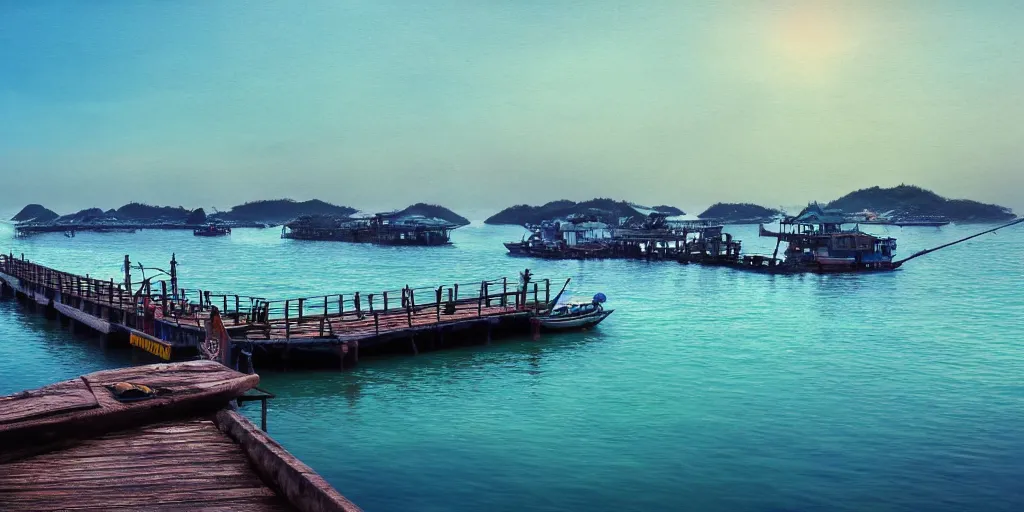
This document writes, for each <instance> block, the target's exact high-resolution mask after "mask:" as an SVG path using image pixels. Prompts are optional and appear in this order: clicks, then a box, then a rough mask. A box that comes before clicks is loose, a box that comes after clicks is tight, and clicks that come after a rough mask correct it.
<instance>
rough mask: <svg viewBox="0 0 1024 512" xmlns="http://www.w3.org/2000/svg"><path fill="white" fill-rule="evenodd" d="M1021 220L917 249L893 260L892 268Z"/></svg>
mask: <svg viewBox="0 0 1024 512" xmlns="http://www.w3.org/2000/svg"><path fill="white" fill-rule="evenodd" d="M1022 222H1024V218H1020V219H1017V220H1015V221H1013V222H1010V223H1007V224H1003V225H1002V226H999V227H995V228H992V229H987V230H985V231H982V232H981V233H975V234H973V235H971V236H969V237H966V238H961V239H960V240H956V241H954V242H950V243H948V244H942V245H940V246H938V247H933V248H931V249H925V250H923V251H917V252H915V253H914V254H911V255H910V256H909V257H906V258H903V259H902V260H899V261H897V262H894V263H893V264H892V266H893V268H898V267H899V266H900V265H902V264H904V263H906V262H908V261H910V260H912V259H914V258H917V257H920V256H924V255H925V254H928V253H930V252H935V251H937V250H939V249H945V248H946V247H949V246H951V245H956V244H958V243H960V242H966V241H968V240H970V239H972V238H975V237H979V236H981V235H985V234H988V233H992V232H995V231H998V230H1000V229H1003V228H1008V227H1010V226H1013V225H1014V224H1020V223H1022Z"/></svg>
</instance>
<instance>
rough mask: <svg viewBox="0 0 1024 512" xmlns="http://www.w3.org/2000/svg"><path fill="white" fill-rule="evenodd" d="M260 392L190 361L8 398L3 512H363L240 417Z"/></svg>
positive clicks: (0, 461)
mask: <svg viewBox="0 0 1024 512" xmlns="http://www.w3.org/2000/svg"><path fill="white" fill-rule="evenodd" d="M258 382H259V377H258V376H256V375H245V374H241V373H238V372H236V371H234V370H231V369H228V368H226V367H224V366H223V365H221V364H220V363H216V362H213V361H193V362H188V363H172V364H158V365H149V366H139V367H132V368H124V369H118V370H107V371H101V372H96V373H92V374H88V375H83V376H82V377H80V378H77V379H72V380H68V381H64V382H58V383H56V384H52V385H49V386H46V387H43V388H39V389H35V390H31V391H24V392H21V393H17V394H14V395H10V396H6V397H0V510H4V511H11V512H14V511H21V510H82V511H86V510H102V511H122V510H209V511H218V510H223V511H278V510H281V511H286V510H295V511H311V512H312V511H342V512H354V511H358V510H359V508H358V507H356V506H355V505H354V504H352V503H351V502H350V501H348V500H347V499H345V498H344V497H343V496H342V495H341V494H340V493H338V492H337V491H336V490H335V489H334V488H333V487H331V485H330V484H328V483H327V482H326V481H325V480H324V479H323V478H321V477H320V476H319V475H317V473H316V472H315V471H313V470H312V469H311V468H310V467H309V466H306V465H305V464H303V463H302V462H301V461H299V460H298V459H296V458H295V457H294V456H292V455H291V454H290V453H288V451H287V450H285V449H284V448H283V447H281V445H279V444H278V443H276V442H275V441H274V440H273V439H272V438H270V437H269V436H268V435H267V434H266V432H265V431H263V430H260V429H259V428H257V427H256V426H255V425H254V424H253V423H252V422H251V421H249V420H248V419H247V418H246V417H245V416H243V415H242V414H240V413H239V412H238V410H237V409H236V408H235V407H233V406H232V402H233V401H234V400H236V399H238V398H240V397H241V396H243V394H244V393H245V392H247V391H249V390H252V389H254V388H255V387H256V384H257V383H258Z"/></svg>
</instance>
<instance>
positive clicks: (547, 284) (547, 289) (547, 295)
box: [544, 279, 551, 306]
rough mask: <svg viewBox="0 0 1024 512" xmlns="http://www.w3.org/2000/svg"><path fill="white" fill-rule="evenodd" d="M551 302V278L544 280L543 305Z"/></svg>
mask: <svg viewBox="0 0 1024 512" xmlns="http://www.w3.org/2000/svg"><path fill="white" fill-rule="evenodd" d="M550 302H551V280H550V279H545V280H544V305H545V306H547V304H549V303H550Z"/></svg>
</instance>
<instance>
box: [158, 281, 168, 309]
mask: <svg viewBox="0 0 1024 512" xmlns="http://www.w3.org/2000/svg"><path fill="white" fill-rule="evenodd" d="M160 310H161V311H162V312H163V314H164V317H166V316H167V281H160Z"/></svg>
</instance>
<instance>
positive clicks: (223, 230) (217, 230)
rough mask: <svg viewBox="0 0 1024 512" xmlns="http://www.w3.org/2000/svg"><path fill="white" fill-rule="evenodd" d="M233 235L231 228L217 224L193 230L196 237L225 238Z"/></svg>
mask: <svg viewBox="0 0 1024 512" xmlns="http://www.w3.org/2000/svg"><path fill="white" fill-rule="evenodd" d="M230 234H231V228H229V227H227V226H218V225H216V224H208V225H206V226H203V227H201V228H196V229H194V230H192V235H194V236H225V235H230Z"/></svg>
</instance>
